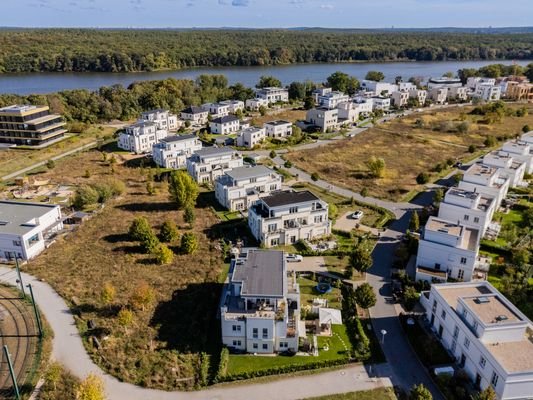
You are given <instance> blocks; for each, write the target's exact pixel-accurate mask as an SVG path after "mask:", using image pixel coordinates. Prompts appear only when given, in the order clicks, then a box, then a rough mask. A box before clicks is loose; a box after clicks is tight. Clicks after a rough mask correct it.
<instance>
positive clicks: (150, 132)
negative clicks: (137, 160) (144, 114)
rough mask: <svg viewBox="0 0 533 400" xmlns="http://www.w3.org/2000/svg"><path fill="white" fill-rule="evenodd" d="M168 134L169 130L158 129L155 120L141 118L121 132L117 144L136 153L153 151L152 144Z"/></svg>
mask: <svg viewBox="0 0 533 400" xmlns="http://www.w3.org/2000/svg"><path fill="white" fill-rule="evenodd" d="M167 136H168V131H167V130H166V129H158V128H157V124H156V123H155V122H151V121H144V120H139V121H137V122H136V123H134V124H133V125H129V126H127V127H126V128H125V129H124V131H123V132H121V133H120V135H119V136H118V141H117V145H118V147H119V148H121V149H122V150H126V151H131V152H133V153H135V154H142V153H151V152H152V146H153V145H154V144H156V143H157V142H159V141H160V140H161V139H164V138H166V137H167Z"/></svg>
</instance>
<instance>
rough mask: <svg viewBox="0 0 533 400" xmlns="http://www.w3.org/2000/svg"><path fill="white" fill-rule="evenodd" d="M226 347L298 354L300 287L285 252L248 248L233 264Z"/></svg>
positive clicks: (224, 323) (224, 309) (225, 300)
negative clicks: (289, 267) (289, 271)
mask: <svg viewBox="0 0 533 400" xmlns="http://www.w3.org/2000/svg"><path fill="white" fill-rule="evenodd" d="M220 304H221V307H220V323H221V328H222V329H221V331H222V343H223V344H224V345H225V346H227V347H229V348H231V349H234V350H240V351H246V352H247V353H258V354H260V353H277V352H284V351H292V352H297V351H298V341H299V336H300V333H301V334H303V335H305V326H302V325H303V324H300V287H299V285H298V283H297V282H296V276H295V275H294V274H289V273H288V272H287V261H286V258H285V254H284V253H283V252H282V251H261V250H251V249H248V250H247V252H246V253H244V254H242V255H239V257H238V258H236V259H234V260H232V262H231V265H230V270H229V273H228V284H227V285H225V288H224V290H223V292H222V299H221V301H220Z"/></svg>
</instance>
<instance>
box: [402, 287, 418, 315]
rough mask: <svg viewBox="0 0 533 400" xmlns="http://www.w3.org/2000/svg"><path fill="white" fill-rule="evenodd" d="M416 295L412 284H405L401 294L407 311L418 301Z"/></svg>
mask: <svg viewBox="0 0 533 400" xmlns="http://www.w3.org/2000/svg"><path fill="white" fill-rule="evenodd" d="M419 297H420V296H419V295H418V293H417V291H416V289H415V288H414V287H413V286H407V287H406V288H405V291H404V294H403V303H404V306H405V309H406V310H407V311H411V310H412V309H413V308H415V305H416V303H417V302H418V298H419Z"/></svg>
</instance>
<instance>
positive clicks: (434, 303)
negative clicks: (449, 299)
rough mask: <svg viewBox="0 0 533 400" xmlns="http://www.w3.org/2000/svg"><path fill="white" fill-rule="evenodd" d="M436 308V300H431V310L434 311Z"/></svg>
mask: <svg viewBox="0 0 533 400" xmlns="http://www.w3.org/2000/svg"><path fill="white" fill-rule="evenodd" d="M436 310H437V300H433V308H432V309H431V311H433V312H435V311H436Z"/></svg>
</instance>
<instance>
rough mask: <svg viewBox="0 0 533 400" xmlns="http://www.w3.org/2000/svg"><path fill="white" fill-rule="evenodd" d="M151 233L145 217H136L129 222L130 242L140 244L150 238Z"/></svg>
mask: <svg viewBox="0 0 533 400" xmlns="http://www.w3.org/2000/svg"><path fill="white" fill-rule="evenodd" d="M151 232H152V227H151V226H150V223H149V222H148V220H147V219H146V218H145V217H137V218H135V219H134V220H133V221H132V222H131V225H130V229H129V231H128V234H129V235H130V238H131V240H133V241H137V242H142V241H144V240H145V239H146V238H147V237H148V236H150V234H151Z"/></svg>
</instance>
